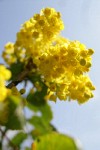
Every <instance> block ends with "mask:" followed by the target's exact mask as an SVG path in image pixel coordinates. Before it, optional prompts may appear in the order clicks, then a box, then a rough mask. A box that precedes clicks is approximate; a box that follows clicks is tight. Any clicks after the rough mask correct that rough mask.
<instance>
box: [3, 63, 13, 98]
mask: <svg viewBox="0 0 100 150" xmlns="http://www.w3.org/2000/svg"><path fill="white" fill-rule="evenodd" d="M10 77H11V72H10V71H9V70H8V69H6V68H5V66H3V65H0V101H3V100H5V98H6V97H7V95H8V94H9V92H10V90H9V89H7V88H6V87H5V81H6V80H8V79H10Z"/></svg>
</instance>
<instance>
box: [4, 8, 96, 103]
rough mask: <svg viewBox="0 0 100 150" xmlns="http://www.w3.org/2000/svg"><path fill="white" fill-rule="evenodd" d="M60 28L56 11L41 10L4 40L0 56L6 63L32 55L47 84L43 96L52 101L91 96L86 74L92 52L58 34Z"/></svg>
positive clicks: (81, 100) (27, 58) (81, 98)
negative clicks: (9, 40) (11, 40)
mask: <svg viewBox="0 0 100 150" xmlns="http://www.w3.org/2000/svg"><path fill="white" fill-rule="evenodd" d="M63 28H64V25H63V22H62V20H61V15H60V13H59V12H56V11H55V9H53V8H45V9H42V10H41V13H40V14H36V15H34V16H33V17H32V18H30V20H28V21H26V22H25V23H24V24H23V25H22V28H21V29H20V31H19V32H18V33H17V37H16V38H17V39H16V42H15V43H14V44H13V43H7V45H6V46H5V51H4V52H3V57H4V59H5V61H6V62H7V63H8V64H11V63H13V62H16V61H21V62H28V60H29V58H32V60H33V63H34V64H35V65H36V66H37V71H38V72H39V73H40V74H41V77H42V79H43V81H44V82H45V84H46V85H47V86H48V95H47V97H46V98H49V99H52V100H54V101H55V100H56V99H57V97H58V98H59V99H61V100H66V99H67V98H68V97H69V98H70V99H73V100H78V102H79V103H83V102H85V101H87V100H88V99H89V98H91V97H93V94H92V90H94V89H95V88H94V86H93V85H92V83H91V81H90V79H89V77H88V76H87V75H86V73H87V72H88V71H89V70H90V67H91V55H92V54H93V53H94V51H93V50H92V49H87V48H86V46H85V45H84V44H81V43H80V42H79V41H70V40H68V39H65V38H63V37H61V36H60V35H59V33H60V31H61V30H63Z"/></svg>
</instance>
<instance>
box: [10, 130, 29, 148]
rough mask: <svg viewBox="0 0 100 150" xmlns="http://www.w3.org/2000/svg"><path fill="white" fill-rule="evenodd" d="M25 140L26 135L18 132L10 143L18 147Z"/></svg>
mask: <svg viewBox="0 0 100 150" xmlns="http://www.w3.org/2000/svg"><path fill="white" fill-rule="evenodd" d="M26 138H27V134H26V133H24V132H20V133H18V134H16V135H15V136H14V137H13V139H12V140H11V142H12V143H13V144H14V145H16V146H18V147H20V145H21V143H22V142H23V141H24V140H25V139H26Z"/></svg>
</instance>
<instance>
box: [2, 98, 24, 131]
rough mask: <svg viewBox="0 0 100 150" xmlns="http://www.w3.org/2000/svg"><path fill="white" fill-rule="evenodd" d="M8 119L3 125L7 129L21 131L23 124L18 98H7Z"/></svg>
mask: <svg viewBox="0 0 100 150" xmlns="http://www.w3.org/2000/svg"><path fill="white" fill-rule="evenodd" d="M7 107H8V118H7V122H6V124H5V126H6V128H7V129H12V130H15V129H23V125H24V123H25V120H24V114H23V105H22V102H21V99H20V98H19V97H15V96H10V97H9V98H8V106H7Z"/></svg>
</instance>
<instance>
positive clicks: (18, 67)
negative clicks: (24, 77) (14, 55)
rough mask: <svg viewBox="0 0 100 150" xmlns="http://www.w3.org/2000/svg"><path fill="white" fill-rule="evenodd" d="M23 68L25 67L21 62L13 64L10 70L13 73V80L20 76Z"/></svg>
mask: <svg viewBox="0 0 100 150" xmlns="http://www.w3.org/2000/svg"><path fill="white" fill-rule="evenodd" d="M23 67H24V65H23V63H21V62H17V63H13V64H11V66H10V68H9V69H10V71H11V73H12V78H11V79H12V80H15V79H16V77H17V76H18V75H19V74H20V72H22V70H23Z"/></svg>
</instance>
